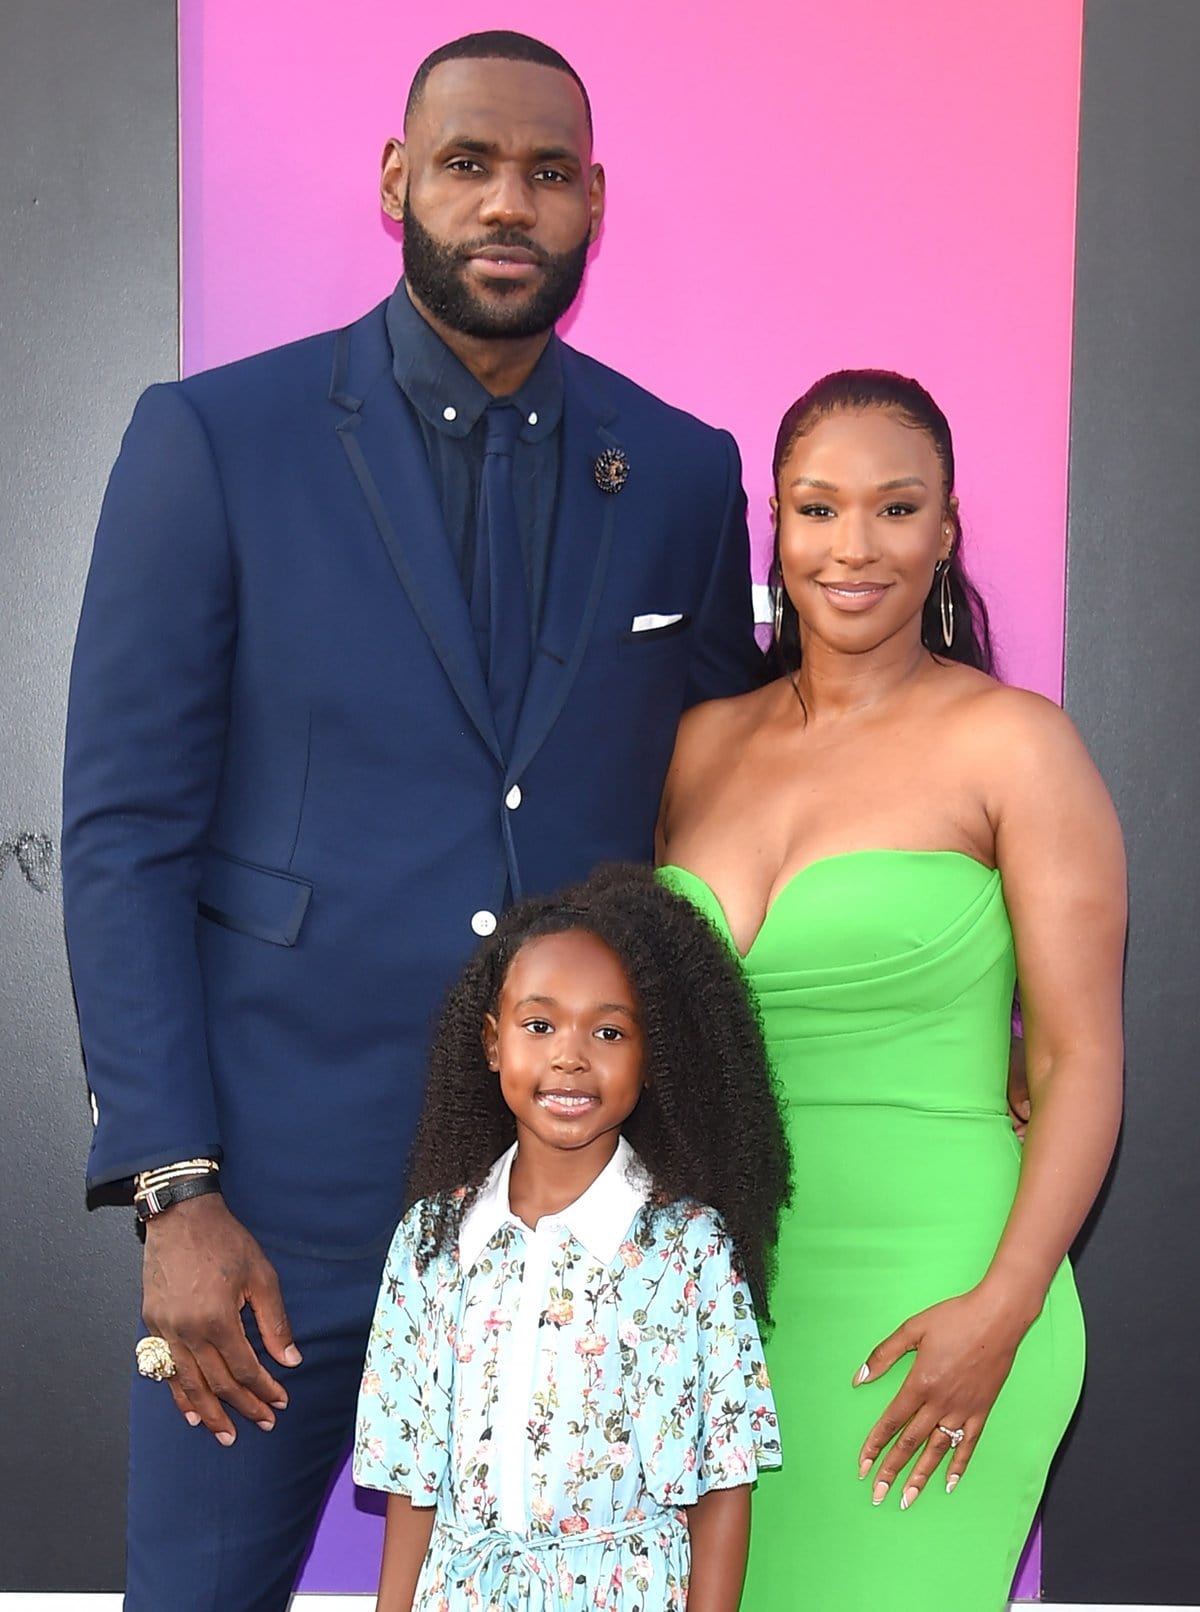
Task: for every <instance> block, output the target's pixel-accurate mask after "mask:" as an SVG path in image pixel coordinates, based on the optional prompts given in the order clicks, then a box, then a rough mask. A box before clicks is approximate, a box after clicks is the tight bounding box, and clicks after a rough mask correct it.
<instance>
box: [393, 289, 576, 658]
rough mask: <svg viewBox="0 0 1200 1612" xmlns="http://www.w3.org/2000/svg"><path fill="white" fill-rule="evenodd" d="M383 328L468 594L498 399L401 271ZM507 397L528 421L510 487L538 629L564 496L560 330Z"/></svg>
mask: <svg viewBox="0 0 1200 1612" xmlns="http://www.w3.org/2000/svg"><path fill="white" fill-rule="evenodd" d="M387 331H388V340H389V341H390V342H391V346H392V373H393V374H394V375H395V377H396V383H397V385H398V386H399V387H400V390H401V391H402V392H403V393H404V396H405V397H406V398H407V399H408V402H409V405H410V406H411V408H412V410H413V414H414V416H415V418H416V421H417V425H418V426H419V428H420V431H421V436H422V438H423V440H424V443H425V452H426V454H427V455H428V458H429V468H430V470H431V472H432V473H433V483H434V487H435V488H436V490H437V496H438V502H439V504H440V505H441V510H442V519H443V521H444V523H445V527H446V536H447V538H448V540H449V543H450V548H451V552H452V553H453V555H454V559H455V563H456V564H457V566H458V572H459V575H460V576H461V577H462V579H463V591H464V592H465V593H466V595H467V597H468V599H469V598H470V592H471V578H472V575H473V572H474V567H475V523H476V510H477V507H478V503H479V482H480V478H481V476H482V473H483V446H484V441H485V438H486V436H487V427H486V425H485V424H484V423H483V412H484V410H485V409H486V408H487V406H488V404H489V403H491V402H493V401H496V400H494V399H493V397H492V394H491V393H490V392H489V391H488V390H487V388H486V387H484V386H481V385H480V383H479V382H478V381H477V380H476V379H475V377H474V376H473V375H472V374H471V372H470V370H468V369H467V368H466V366H465V365H464V364H462V363H460V362H459V360H458V359H457V358H456V357H455V356H454V354H453V353H452V352H451V351H450V349H449V348H448V347H447V346H446V344H445V342H444V341H443V340H442V338H441V337H440V336H439V335H438V333H437V331H436V330H434V328H433V326H432V325H430V324H428V323H427V322H426V321H425V320H424V319H423V318H422V317H421V315H420V314H419V313H418V312H417V310H416V308H415V307H414V306H413V303H412V299H411V298H410V297H409V295H408V292H407V290H406V289H405V285H404V281H403V280H401V281H400V284H399V285H398V286H397V287H396V289H395V291H394V292H393V293H392V295H391V298H390V299H389V301H388V307H387ZM503 401H510V402H512V403H513V404H515V406H516V407H517V409H519V411H520V413H521V417H522V419H523V421H524V424H523V425H522V427H521V435H520V437H519V438H518V440H517V449H516V454H515V456H514V461H513V492H514V495H515V498H516V504H517V521H518V524H519V526H520V531H521V549H522V554H523V557H524V560H525V576H526V579H527V581H528V584H529V616H530V622H531V624H532V626H533V630H534V633H535V634H536V632H537V629H538V623H539V622H540V620H541V609H542V599H543V596H544V594H545V591H546V575H547V572H548V570H549V565H550V541H551V534H552V532H553V529H554V506H555V501H556V499H557V496H558V465H559V440H560V427H561V424H562V412H563V378H562V355H561V353H560V351H559V342H558V337H557V336H554V335H552V336H551V337H550V340H549V341H548V342H547V344H546V348H545V351H544V352H543V353H542V356H541V357H540V358H539V359H538V361H537V363H536V364H535V365H534V367H533V371H532V373H531V374H530V376H529V378H528V380H527V381H526V382H525V384H524V385H523V386H522V387H521V388H520V390H519V391H517V392H515V393H514V394H513V395H512V397H511V399H504V400H503Z"/></svg>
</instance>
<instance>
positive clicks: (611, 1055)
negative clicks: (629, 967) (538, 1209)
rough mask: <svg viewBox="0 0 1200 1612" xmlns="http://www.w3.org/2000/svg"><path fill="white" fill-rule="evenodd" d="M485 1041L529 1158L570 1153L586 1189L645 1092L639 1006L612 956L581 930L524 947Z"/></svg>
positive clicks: (511, 969)
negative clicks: (643, 1087)
mask: <svg viewBox="0 0 1200 1612" xmlns="http://www.w3.org/2000/svg"><path fill="white" fill-rule="evenodd" d="M483 1042H484V1050H485V1052H486V1053H487V1059H488V1063H489V1065H490V1066H491V1068H492V1069H494V1070H496V1071H497V1073H498V1074H499V1077H500V1091H501V1094H502V1096H503V1098H504V1101H505V1104H506V1105H507V1106H508V1108H509V1109H510V1110H511V1111H512V1114H513V1117H514V1118H515V1120H516V1122H517V1140H518V1142H519V1143H520V1153H521V1154H522V1155H523V1156H524V1158H525V1160H526V1162H527V1163H528V1161H529V1159H530V1157H531V1155H535V1154H536V1155H537V1156H539V1157H547V1158H548V1157H551V1156H555V1155H558V1156H559V1157H560V1163H559V1165H558V1168H559V1169H561V1167H562V1163H561V1155H563V1154H568V1155H574V1156H575V1158H576V1161H577V1167H578V1170H579V1172H580V1190H581V1191H582V1190H585V1189H586V1187H587V1186H588V1185H589V1184H590V1181H591V1180H592V1179H594V1177H595V1176H596V1175H598V1174H599V1173H600V1171H601V1170H602V1169H603V1168H604V1166H605V1164H607V1163H608V1160H609V1159H610V1158H611V1157H612V1154H613V1152H614V1150H615V1148H616V1145H617V1139H618V1137H619V1136H620V1132H621V1126H622V1125H623V1124H624V1123H625V1121H626V1120H627V1119H628V1118H629V1115H630V1114H631V1113H632V1112H633V1110H634V1109H635V1108H636V1107H637V1102H638V1099H639V1097H640V1096H641V1094H642V1084H643V1076H642V1066H643V1061H644V1056H645V1049H644V1042H643V1036H642V1029H641V1021H640V1016H639V1011H638V1004H637V999H636V997H635V994H634V991H633V987H632V986H631V985H630V983H629V980H628V978H627V976H626V974H625V970H624V968H623V967H622V966H621V963H620V962H619V960H618V958H617V956H616V954H615V953H614V952H613V951H611V950H610V949H609V947H607V946H606V945H605V944H604V942H603V941H602V940H600V939H599V938H598V937H597V936H596V935H593V934H592V933H591V932H590V931H589V930H585V929H570V930H566V931H564V932H562V933H558V934H551V935H541V936H539V937H537V938H536V939H534V940H529V941H526V943H525V944H524V945H523V946H522V947H521V949H520V951H519V952H518V953H517V955H516V956H515V957H514V958H513V960H512V962H511V963H510V965H509V968H508V972H507V974H506V975H505V979H504V985H503V988H502V989H501V992H500V999H499V1002H498V1004H497V1010H496V1012H495V1013H494V1014H489V1015H488V1017H487V1019H486V1021H485V1024H484V1032H483ZM575 1167H576V1166H575V1165H573V1166H572V1171H574V1169H575ZM521 1173H523V1172H521Z"/></svg>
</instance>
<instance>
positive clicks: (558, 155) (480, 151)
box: [442, 134, 580, 163]
mask: <svg viewBox="0 0 1200 1612" xmlns="http://www.w3.org/2000/svg"><path fill="white" fill-rule="evenodd" d="M442 150H443V151H469V152H470V153H471V155H472V156H474V157H495V156H499V155H500V147H499V145H498V144H497V143H496V141H495V140H480V139H479V137H478V136H477V135H473V134H456V135H451V136H450V138H449V139H448V140H443V141H442ZM529 159H530V161H532V162H576V163H577V162H579V161H580V156H579V153H578V151H572V150H571V148H570V147H569V146H538V147H537V149H536V150H534V151H531V152H530V153H529Z"/></svg>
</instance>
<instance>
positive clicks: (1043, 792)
mask: <svg viewBox="0 0 1200 1612" xmlns="http://www.w3.org/2000/svg"><path fill="white" fill-rule="evenodd" d="M994 698H995V700H996V705H995V706H994V707H993V709H992V711H990V712H989V713H988V716H989V720H988V721H986V722H981V723H980V724H979V725H978V742H979V745H980V752H979V757H978V764H979V766H980V768H981V769H986V768H988V767H991V768H993V769H994V778H995V782H994V784H993V787H992V792H991V798H990V800H989V802H988V811H989V817H990V818H991V821H992V823H993V825H994V828H995V834H996V860H997V865H998V866H999V868H1000V871H1001V875H1002V877H1003V881H1004V895H1005V901H1006V903H1007V906H1008V911H1009V916H1010V918H1011V920H1012V926H1013V935H1014V939H1015V943H1016V953H1017V975H1018V979H1019V981H1020V990H1021V1009H1022V1018H1023V1021H1024V1029H1025V1061H1026V1072H1027V1078H1028V1084H1029V1096H1030V1103H1031V1108H1032V1112H1031V1117H1030V1120H1029V1125H1028V1128H1027V1131H1026V1135H1025V1145H1024V1150H1023V1155H1022V1160H1021V1174H1020V1180H1019V1184H1018V1188H1017V1192H1016V1196H1015V1198H1014V1201H1013V1205H1012V1209H1011V1211H1010V1213H1009V1216H1008V1219H1007V1221H1006V1224H1005V1227H1004V1231H1003V1234H1002V1235H1001V1238H1000V1241H999V1244H998V1246H997V1248H996V1251H995V1254H994V1256H993V1258H992V1260H991V1263H990V1265H989V1267H988V1270H987V1273H986V1275H985V1276H984V1278H983V1280H982V1281H981V1282H980V1283H979V1285H978V1286H977V1287H975V1288H973V1289H972V1290H971V1292H969V1293H966V1294H961V1295H958V1296H954V1297H950V1298H948V1299H947V1300H946V1301H944V1302H943V1303H941V1304H936V1305H934V1306H932V1308H930V1309H928V1310H925V1311H922V1312H921V1314H920V1315H917V1316H913V1317H911V1318H910V1319H909V1320H908V1321H906V1322H905V1323H904V1325H903V1326H902V1327H900V1328H899V1329H898V1330H897V1331H896V1332H895V1333H893V1334H892V1336H891V1337H890V1338H888V1339H885V1341H884V1342H883V1343H882V1344H880V1345H879V1346H878V1348H876V1349H875V1350H874V1351H873V1352H872V1354H871V1355H870V1356H869V1357H868V1360H867V1363H866V1368H865V1370H866V1373H867V1376H866V1377H860V1379H858V1380H863V1381H865V1380H868V1378H869V1379H874V1378H877V1377H878V1376H879V1375H881V1373H883V1372H885V1371H887V1370H888V1369H889V1368H890V1367H891V1366H892V1365H893V1364H894V1363H895V1362H896V1360H898V1359H899V1358H900V1357H901V1356H902V1355H903V1354H905V1353H907V1352H908V1351H910V1350H914V1349H915V1350H916V1352H917V1359H916V1361H915V1362H914V1364H913V1366H912V1368H911V1370H910V1371H909V1373H908V1376H907V1377H906V1378H905V1381H904V1384H903V1386H902V1387H901V1389H900V1391H899V1393H897V1395H896V1396H895V1398H894V1399H893V1400H892V1401H891V1403H890V1404H889V1406H888V1407H887V1409H886V1410H885V1412H884V1414H883V1416H882V1417H881V1418H880V1419H879V1421H878V1422H877V1423H876V1424H875V1427H874V1428H873V1429H872V1431H871V1433H870V1435H869V1437H868V1439H867V1441H866V1443H865V1444H864V1445H863V1448H862V1450H861V1451H860V1472H862V1473H864V1474H865V1473H866V1472H868V1471H869V1470H870V1468H871V1466H872V1465H873V1463H874V1461H875V1460H876V1459H877V1458H878V1456H879V1454H880V1452H881V1451H882V1450H884V1449H885V1448H886V1446H887V1445H888V1444H889V1443H890V1442H891V1441H892V1440H893V1439H895V1443H894V1444H892V1448H891V1449H890V1450H888V1453H887V1454H886V1455H885V1456H884V1458H883V1460H882V1462H881V1463H880V1466H879V1470H878V1472H877V1474H876V1481H875V1485H874V1489H873V1497H874V1498H875V1500H876V1502H877V1503H878V1501H880V1500H882V1499H883V1498H884V1497H885V1496H886V1494H887V1491H888V1489H889V1487H890V1485H891V1484H892V1483H893V1482H894V1481H895V1479H896V1477H897V1475H898V1474H899V1473H900V1471H902V1470H903V1468H904V1467H905V1466H906V1465H907V1464H908V1462H909V1461H911V1460H912V1458H913V1456H914V1455H915V1454H917V1453H918V1451H920V1452H921V1453H920V1458H919V1460H918V1461H917V1463H916V1465H915V1466H914V1468H913V1471H912V1472H911V1474H910V1475H909V1477H908V1478H907V1479H906V1481H905V1489H904V1496H903V1497H902V1503H904V1504H912V1502H913V1500H915V1499H916V1497H917V1495H919V1493H920V1491H921V1489H922V1488H923V1487H924V1484H925V1483H926V1481H927V1480H928V1478H929V1477H930V1476H931V1474H932V1473H933V1472H934V1471H935V1470H936V1468H937V1467H938V1465H939V1464H940V1462H941V1461H942V1460H943V1458H944V1457H945V1455H946V1453H947V1449H948V1447H949V1446H948V1441H947V1440H946V1438H945V1436H944V1435H943V1434H941V1433H939V1432H938V1431H937V1429H938V1426H939V1424H940V1425H941V1426H943V1427H948V1428H951V1429H956V1428H959V1427H961V1428H963V1429H964V1438H963V1440H962V1442H961V1443H960V1444H959V1445H958V1447H957V1448H956V1449H954V1451H953V1453H952V1455H951V1460H950V1464H949V1468H948V1478H947V1481H948V1483H949V1485H950V1486H951V1487H952V1486H953V1484H954V1483H956V1482H957V1481H958V1479H959V1477H961V1476H962V1473H963V1472H964V1471H965V1470H966V1467H967V1464H968V1462H969V1461H970V1459H971V1454H972V1451H973V1449H974V1447H975V1444H976V1442H977V1441H978V1439H979V1437H980V1434H981V1433H982V1431H983V1426H984V1423H985V1421H986V1419H987V1416H988V1413H989V1411H990V1410H991V1407H992V1404H993V1403H994V1401H995V1399H996V1396H997V1394H998V1393H999V1391H1000V1389H1001V1388H1002V1387H1003V1385H1004V1382H1005V1380H1006V1378H1007V1376H1008V1373H1009V1370H1010V1368H1011V1365H1012V1361H1013V1357H1014V1355H1015V1353H1016V1350H1017V1347H1018V1346H1019V1344H1020V1342H1021V1339H1022V1338H1023V1337H1024V1335H1025V1333H1026V1332H1027V1331H1028V1329H1029V1327H1030V1326H1031V1325H1032V1323H1033V1322H1034V1320H1036V1318H1037V1316H1038V1314H1039V1313H1040V1311H1041V1308H1042V1304H1043V1302H1044V1300H1045V1296H1046V1291H1047V1288H1048V1287H1049V1285H1050V1282H1051V1280H1052V1278H1053V1276H1054V1273H1055V1271H1056V1270H1057V1269H1058V1268H1059V1266H1060V1265H1061V1263H1062V1261H1063V1259H1064V1258H1065V1257H1066V1254H1067V1251H1068V1249H1069V1248H1070V1246H1071V1243H1072V1242H1073V1240H1074V1238H1075V1235H1076V1233H1077V1232H1078V1230H1079V1228H1080V1226H1081V1225H1082V1223H1083V1220H1084V1217H1085V1216H1086V1214H1087V1212H1088V1210H1089V1209H1090V1208H1091V1206H1092V1203H1093V1202H1094V1201H1095V1197H1096V1194H1097V1192H1098V1191H1099V1189H1100V1185H1101V1183H1102V1182H1103V1180H1104V1175H1105V1171H1106V1170H1107V1168H1108V1164H1109V1161H1110V1159H1111V1157H1112V1151H1113V1147H1114V1144H1115V1142H1116V1137H1117V1130H1118V1127H1119V1124H1120V1113H1121V1074H1122V1065H1123V1047H1122V1035H1121V976H1122V963H1123V953H1124V938H1125V912H1126V895H1125V859H1124V852H1123V849H1122V845H1121V834H1120V828H1119V825H1118V823H1117V817H1116V813H1115V811H1114V809H1113V805H1112V802H1111V800H1110V799H1109V797H1108V792H1107V790H1106V789H1105V787H1104V784H1103V783H1102V781H1101V779H1100V776H1099V774H1098V773H1097V772H1096V769H1095V767H1094V766H1093V765H1092V762H1091V760H1090V758H1089V757H1088V755H1087V752H1086V750H1085V749H1084V747H1083V744H1082V742H1081V741H1080V739H1079V736H1078V734H1077V733H1076V732H1075V729H1074V728H1073V727H1072V725H1071V723H1070V722H1069V720H1068V719H1067V718H1066V717H1065V716H1064V715H1063V713H1062V712H1061V711H1059V710H1058V708H1057V707H1056V706H1052V705H1051V704H1050V703H1049V702H1048V701H1044V700H1041V699H1039V698H1038V697H1037V696H1036V695H1031V694H1024V693H1022V692H1020V691H1018V690H1005V691H1003V692H1002V693H999V694H997V695H996V696H994ZM1001 702H1003V703H1002V704H1001ZM989 758H990V759H989ZM897 1435H899V1436H897Z"/></svg>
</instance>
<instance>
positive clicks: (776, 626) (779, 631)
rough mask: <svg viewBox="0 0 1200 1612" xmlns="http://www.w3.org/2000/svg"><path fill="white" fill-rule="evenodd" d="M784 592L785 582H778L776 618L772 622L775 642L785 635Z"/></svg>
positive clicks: (776, 587)
mask: <svg viewBox="0 0 1200 1612" xmlns="http://www.w3.org/2000/svg"><path fill="white" fill-rule="evenodd" d="M783 593H784V589H783V583H782V582H778V583H776V585H775V619H774V622H773V624H772V629H773V632H774V642H775V643H778V642H779V640H780V639H781V638H782V637H783Z"/></svg>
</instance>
